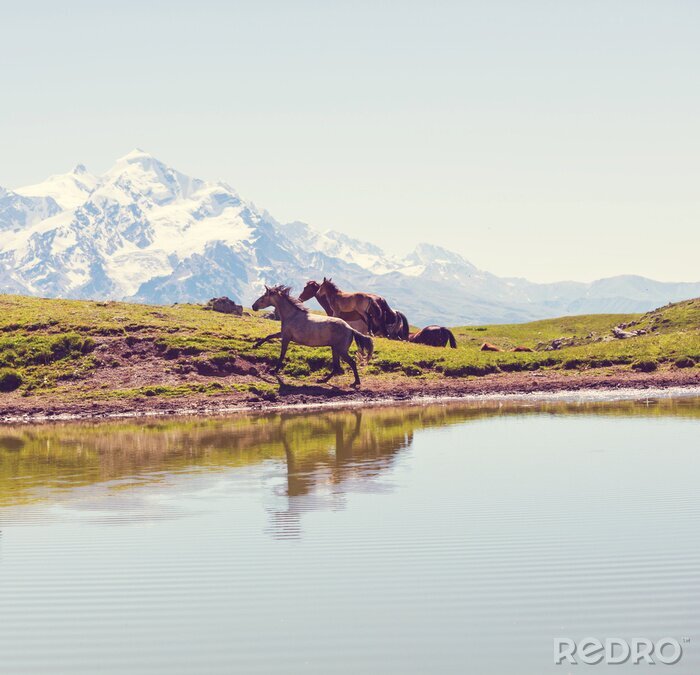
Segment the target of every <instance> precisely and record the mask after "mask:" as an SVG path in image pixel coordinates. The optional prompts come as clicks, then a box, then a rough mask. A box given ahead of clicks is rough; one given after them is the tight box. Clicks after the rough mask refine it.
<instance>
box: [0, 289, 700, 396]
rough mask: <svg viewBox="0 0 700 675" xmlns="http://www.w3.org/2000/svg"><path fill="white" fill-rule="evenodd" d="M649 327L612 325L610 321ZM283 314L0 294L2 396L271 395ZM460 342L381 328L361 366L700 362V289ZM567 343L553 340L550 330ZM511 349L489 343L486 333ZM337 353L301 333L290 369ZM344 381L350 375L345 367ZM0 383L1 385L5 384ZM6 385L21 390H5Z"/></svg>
mask: <svg viewBox="0 0 700 675" xmlns="http://www.w3.org/2000/svg"><path fill="white" fill-rule="evenodd" d="M620 324H625V325H626V326H627V330H644V331H647V332H646V334H644V335H641V336H639V337H634V338H630V339H626V340H618V339H615V338H613V337H612V333H611V329H612V328H613V327H614V326H617V325H620ZM278 326H279V324H277V323H275V322H273V321H270V320H268V319H265V318H262V317H260V316H256V315H255V314H254V313H252V312H249V313H247V314H246V315H244V316H243V317H232V316H230V315H224V314H218V313H215V312H211V311H206V310H204V309H203V308H202V307H201V306H196V305H174V306H169V307H157V306H151V305H134V304H127V303H119V302H91V301H74V300H46V299H39V298H29V297H22V296H10V295H0V407H1V406H2V402H3V400H4V401H7V400H8V399H7V397H8V396H12V397H17V396H23V397H34V396H45V395H60V396H61V397H69V398H71V399H74V400H80V399H85V400H92V401H96V400H97V401H99V400H105V399H110V398H127V399H128V398H140V397H143V396H156V397H177V396H185V395H193V394H197V395H219V394H222V393H233V392H238V393H239V394H242V395H250V396H254V397H262V398H265V397H267V396H269V395H274V393H275V391H276V390H277V389H278V387H279V384H278V383H277V382H276V381H275V380H274V378H271V377H270V376H269V374H268V373H267V371H268V366H269V365H270V364H272V363H274V361H275V359H276V357H277V354H278V352H279V342H272V343H269V344H267V345H265V346H263V347H262V348H260V349H257V350H254V349H252V342H253V341H254V340H255V339H256V338H258V337H262V336H264V335H267V334H268V333H272V332H275V331H276V330H278ZM454 332H455V335H456V336H457V340H458V348H457V349H438V348H434V347H427V346H423V345H413V344H406V343H400V342H393V341H389V340H384V339H376V340H375V356H374V358H373V359H372V361H371V363H370V364H369V365H367V366H364V367H363V368H362V370H361V373H362V375H363V378H364V381H365V383H366V384H367V385H368V386H371V385H372V383H373V382H375V383H377V382H386V381H392V382H396V383H397V384H399V383H400V382H401V381H405V380H406V379H407V378H411V379H413V380H415V379H417V380H425V381H436V380H445V379H449V380H454V379H455V378H466V377H480V376H484V375H493V374H507V373H514V372H518V371H540V372H543V373H546V372H550V371H557V372H560V373H571V374H573V373H576V372H581V371H587V372H588V371H592V370H600V369H606V368H608V369H609V368H616V369H618V370H629V371H630V372H632V371H635V370H636V371H644V372H650V371H653V370H655V369H657V368H662V369H669V368H673V369H680V368H694V367H696V366H697V364H698V363H700V299H696V300H691V301H687V302H682V303H677V304H674V305H669V306H667V307H663V308H660V309H658V310H655V311H653V312H650V313H648V314H645V315H590V316H576V317H564V318H560V319H550V320H546V321H537V322H533V323H528V324H515V325H496V326H464V327H460V328H456V329H454ZM559 339H562V340H561V344H562V345H563V346H562V347H561V348H560V349H554V350H553V349H551V348H549V347H551V343H552V341H553V340H559ZM485 341H487V342H491V343H494V344H496V345H498V346H499V347H501V348H502V349H504V350H507V349H511V348H512V347H515V346H526V347H530V348H532V349H534V350H535V351H533V352H524V353H515V352H508V351H503V352H482V351H480V349H479V348H480V346H481V344H482V343H483V342H485ZM329 365H330V350H329V349H309V348H306V347H299V346H295V345H293V346H292V347H290V350H289V353H288V361H287V366H286V368H285V370H284V373H283V375H284V377H285V379H286V380H288V381H295V382H299V383H305V382H308V383H311V382H315V381H316V380H317V379H318V378H319V377H320V376H321V375H323V373H324V372H326V371H327V368H328V367H329ZM337 384H338V385H342V384H347V381H346V380H344V379H343V378H340V379H339V380H337ZM2 392H5V393H4V394H3V393H2ZM8 392H13V393H12V394H8Z"/></svg>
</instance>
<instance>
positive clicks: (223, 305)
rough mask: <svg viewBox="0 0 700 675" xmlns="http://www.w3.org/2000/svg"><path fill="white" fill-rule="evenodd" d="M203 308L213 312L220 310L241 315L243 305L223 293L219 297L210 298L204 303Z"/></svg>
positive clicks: (223, 312) (224, 312)
mask: <svg viewBox="0 0 700 675" xmlns="http://www.w3.org/2000/svg"><path fill="white" fill-rule="evenodd" d="M204 309H210V310H212V311H213V312H221V313H222V314H235V315H236V316H242V315H243V307H242V306H241V305H237V304H236V303H235V302H234V301H233V300H231V298H227V297H226V296H225V295H224V296H222V297H220V298H212V299H211V300H210V301H209V302H208V303H207V304H206V305H204Z"/></svg>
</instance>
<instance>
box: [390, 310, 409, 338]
mask: <svg viewBox="0 0 700 675" xmlns="http://www.w3.org/2000/svg"><path fill="white" fill-rule="evenodd" d="M394 314H395V315H396V319H395V320H394V321H393V322H392V323H390V324H387V327H386V328H387V337H388V338H390V339H392V340H408V319H407V318H406V315H405V314H404V313H403V312H398V311H397V312H394Z"/></svg>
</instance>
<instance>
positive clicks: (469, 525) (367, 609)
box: [0, 399, 700, 675]
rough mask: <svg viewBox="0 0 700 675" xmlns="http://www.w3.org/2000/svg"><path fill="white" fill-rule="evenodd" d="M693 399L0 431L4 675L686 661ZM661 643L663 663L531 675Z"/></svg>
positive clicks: (691, 600)
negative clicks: (677, 649) (605, 651)
mask: <svg viewBox="0 0 700 675" xmlns="http://www.w3.org/2000/svg"><path fill="white" fill-rule="evenodd" d="M699 432H700V401H698V400H692V399H687V400H677V401H660V402H658V403H646V404H644V403H631V402H628V403H618V404H614V405H595V406H593V405H589V406H581V405H554V404H551V405H545V406H541V407H538V408H532V407H530V408H523V407H499V406H497V405H496V404H490V405H486V406H484V405H482V406H475V405H451V406H437V405H436V406H429V407H422V408H407V407H404V408H395V409H377V408H375V409H368V410H356V411H342V412H340V411H336V412H329V413H313V414H308V415H306V414H286V415H275V416H270V417H250V418H249V417H236V418H228V419H214V420H201V419H200V420H195V419H188V420H182V421H177V422H173V421H167V422H166V421H163V422H151V423H133V422H129V423H119V424H102V425H51V426H40V427H4V428H3V427H0V528H1V529H2V534H1V536H0V672H2V673H12V675H14V674H16V673H17V674H18V673H31V674H32V675H37V674H41V673H67V674H68V673H69V674H74V673H91V674H94V673H188V674H200V673H201V674H205V673H206V674H209V673H212V674H216V673H227V674H228V673H234V672H239V673H257V672H260V673H276V672H281V673H300V672H309V673H477V674H479V675H482V674H488V673H498V674H499V675H512V674H519V673H527V674H528V675H542V674H543V673H550V672H551V673H569V672H576V673H580V672H588V671H590V672H605V671H607V670H611V669H612V670H613V671H614V672H617V673H620V672H657V673H658V672H670V673H677V674H679V675H680V674H681V673H689V674H690V673H694V674H696V673H700V658H699V654H700V538H699V537H698V534H699V533H700V490H699V485H700V456H699V455H698V451H699V449H700V444H699V443H698V439H699V437H700V435H699ZM587 636H592V637H598V638H601V639H604V638H606V637H623V638H631V637H648V638H650V639H652V640H657V639H659V638H661V637H665V636H670V637H674V638H677V639H678V640H679V641H682V640H683V638H689V639H690V641H689V642H686V643H683V649H684V655H683V658H682V660H681V661H680V663H678V664H677V665H675V666H663V665H658V666H656V667H651V666H644V665H641V666H637V667H634V668H632V667H626V666H623V667H620V666H617V667H606V666H604V665H599V666H595V667H593V666H585V665H579V666H577V667H573V666H554V665H553V659H552V641H553V638H554V637H571V638H572V639H580V638H583V637H587Z"/></svg>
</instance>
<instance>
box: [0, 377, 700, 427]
mask: <svg viewBox="0 0 700 675" xmlns="http://www.w3.org/2000/svg"><path fill="white" fill-rule="evenodd" d="M342 379H343V378H341V380H342ZM347 379H349V378H347ZM342 385H343V386H333V385H321V384H314V385H312V384H307V383H303V384H302V383H299V382H294V381H293V380H292V379H290V378H284V377H283V378H282V381H281V383H280V384H279V385H278V387H277V391H276V392H269V393H263V394H262V395H258V394H255V393H253V392H251V391H240V392H225V393H221V394H211V393H206V392H202V393H190V394H183V395H181V396H173V397H160V396H158V395H152V396H137V397H133V398H114V399H95V400H90V399H89V398H84V397H81V398H79V399H72V398H71V397H64V396H56V395H52V394H50V393H47V394H43V395H37V396H34V397H31V398H29V397H22V396H20V395H10V396H6V397H5V398H4V401H3V406H2V409H1V410H0V421H1V422H4V423H9V422H17V421H27V422H31V421H41V420H47V419H56V418H74V419H100V418H104V417H111V416H142V415H175V414H184V413H188V414H190V413H193V412H195V413H201V414H212V413H217V412H225V411H227V410H255V411H261V410H273V409H275V408H279V407H283V406H294V405H324V404H329V403H332V404H334V405H337V404H344V403H347V404H357V403H363V402H364V403H374V402H379V401H394V402H400V401H411V400H413V399H416V398H421V397H437V398H439V397H445V398H447V397H449V398H452V397H473V396H494V395H495V396H498V395H504V396H505V395H512V394H523V395H527V394H548V393H551V394H554V393H558V392H583V391H593V390H598V391H602V392H606V391H607V392H610V393H611V394H613V393H614V392H615V391H616V390H621V389H634V390H637V391H638V392H639V396H640V397H643V396H644V395H645V390H655V391H656V390H658V389H665V388H671V387H674V388H675V387H693V388H699V389H698V390H699V391H700V371H698V370H684V369H671V368H669V369H660V370H657V371H655V372H653V373H630V372H629V371H626V370H622V369H615V368H611V369H608V370H607V371H606V372H588V373H577V372H574V373H557V372H539V373H503V374H496V375H487V376H484V377H473V378H467V379H459V380H444V381H435V380H423V381H421V380H417V379H411V378H408V377H406V378H401V380H393V381H386V380H383V379H381V378H376V377H368V378H366V380H365V383H364V384H363V386H362V388H361V389H359V390H357V391H356V390H353V389H350V388H348V387H347V386H346V383H345V382H343V383H342Z"/></svg>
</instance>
